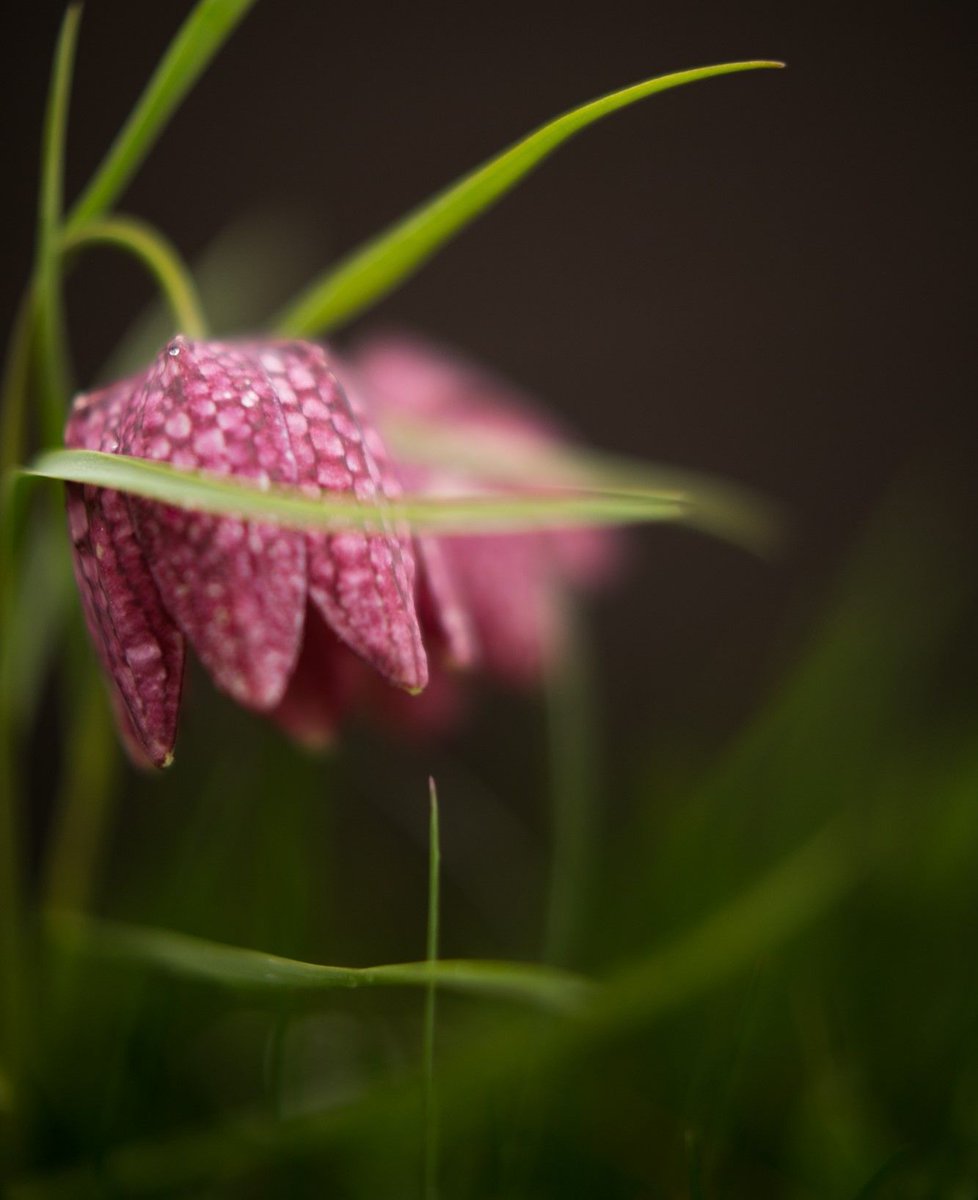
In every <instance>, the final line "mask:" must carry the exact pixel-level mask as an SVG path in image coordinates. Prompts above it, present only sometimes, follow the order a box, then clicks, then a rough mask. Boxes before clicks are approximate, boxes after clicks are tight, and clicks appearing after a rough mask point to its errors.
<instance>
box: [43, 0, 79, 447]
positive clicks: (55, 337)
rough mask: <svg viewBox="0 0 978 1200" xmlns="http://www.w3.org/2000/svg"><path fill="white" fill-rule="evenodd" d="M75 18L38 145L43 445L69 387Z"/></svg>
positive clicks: (70, 14) (56, 428)
mask: <svg viewBox="0 0 978 1200" xmlns="http://www.w3.org/2000/svg"><path fill="white" fill-rule="evenodd" d="M80 21H81V5H80V4H73V5H71V6H70V7H69V8H68V9H67V11H66V12H65V15H64V20H63V21H62V23H61V32H60V34H59V36H58V45H57V48H56V50H55V55H54V64H53V66H52V69H51V86H50V89H49V91H48V103H47V111H46V113H45V117H44V134H43V138H42V145H41V181H40V188H39V198H38V213H37V257H36V263H35V279H36V287H35V302H36V309H35V314H36V321H37V337H36V341H35V349H36V352H37V365H38V375H39V378H40V383H41V400H42V418H43V422H42V423H43V428H44V437H45V441H46V442H47V443H48V444H54V445H57V443H58V442H59V441H60V440H61V427H62V425H63V424H64V417H65V406H66V404H67V401H68V394H69V392H70V390H71V385H70V382H69V380H70V372H69V369H68V362H67V336H66V333H65V328H64V311H63V307H64V306H63V299H62V294H61V253H60V240H61V209H62V204H63V201H64V157H65V138H66V134H67V127H68V101H69V96H70V93H71V79H72V75H73V73H74V65H75V50H76V48H77V45H78V26H79V23H80Z"/></svg>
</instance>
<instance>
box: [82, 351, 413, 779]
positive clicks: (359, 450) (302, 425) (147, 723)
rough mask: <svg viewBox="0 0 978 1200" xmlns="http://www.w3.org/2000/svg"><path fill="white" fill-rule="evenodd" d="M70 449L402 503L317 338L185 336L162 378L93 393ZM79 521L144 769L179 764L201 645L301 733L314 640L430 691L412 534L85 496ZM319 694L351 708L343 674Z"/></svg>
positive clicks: (210, 660)
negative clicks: (324, 527)
mask: <svg viewBox="0 0 978 1200" xmlns="http://www.w3.org/2000/svg"><path fill="white" fill-rule="evenodd" d="M66 441H67V444H68V445H69V446H70V447H72V448H75V449H91V450H101V451H105V452H108V453H118V454H128V455H134V456H136V457H139V458H147V459H155V460H157V461H160V462H166V463H170V464H172V465H173V466H176V467H182V468H188V469H193V470H203V471H207V472H211V473H214V474H218V475H229V476H233V477H235V478H240V479H242V480H247V481H249V482H250V483H252V484H257V485H258V486H268V485H270V484H275V485H281V486H286V487H294V488H298V489H300V490H301V491H302V492H303V493H305V494H306V495H308V496H317V495H321V494H323V493H327V492H329V493H338V494H341V495H345V496H350V497H354V498H356V499H358V500H360V501H364V502H369V503H370V504H372V505H376V504H378V503H383V502H384V501H385V499H396V498H397V496H399V495H400V484H399V481H398V479H397V477H396V475H395V473H394V471H393V470H392V468H391V466H390V463H389V460H388V458H387V456H386V453H385V450H384V447H383V444H382V443H381V441H380V438H379V435H378V433H377V431H376V430H375V429H374V428H373V427H372V426H371V424H370V423H369V422H368V421H367V420H366V418H365V416H364V414H363V413H362V412H361V411H359V410H358V407H357V405H356V403H355V402H353V401H351V399H350V398H349V397H348V396H347V395H346V393H345V392H344V390H343V388H342V386H341V385H340V383H339V382H338V380H337V378H336V376H335V374H334V373H333V371H332V369H331V366H330V362H329V360H328V358H327V355H326V352H325V351H324V350H323V349H322V348H321V347H319V346H315V345H311V344H309V343H304V342H272V341H269V342H253V343H221V342H192V341H188V340H186V339H184V338H176V339H175V340H174V341H172V342H171V343H170V344H169V345H168V346H167V347H166V348H165V349H164V350H163V352H162V353H161V354H160V355H159V357H158V358H157V360H156V361H155V362H154V363H153V365H152V366H151V367H150V368H149V369H148V370H147V371H145V372H143V373H142V374H140V375H137V376H134V377H132V378H130V379H126V380H123V381H122V382H120V383H116V384H113V385H111V386H110V387H107V388H105V389H104V390H102V391H97V392H92V393H89V394H86V395H82V396H80V397H78V399H77V400H76V401H75V404H74V406H73V409H72V413H71V417H70V419H69V421H68V426H67V431H66ZM68 516H69V525H70V530H71V537H72V542H73V546H74V564H75V574H76V578H77V580H78V585H79V588H80V591H81V596H82V602H83V605H84V609H85V616H86V619H87V622H88V626H89V629H90V631H91V634H92V637H93V639H94V641H95V644H96V647H97V649H98V652H99V655H100V658H101V660H102V663H103V666H104V667H105V670H106V673H107V675H108V677H109V681H110V685H111V692H112V697H113V701H114V706H115V710H116V714H117V717H118V723H119V727H120V731H121V733H122V735H123V737H124V740H125V742H126V745H127V747H128V748H129V750H130V753H131V755H132V757H133V758H134V759H135V760H136V761H137V762H139V763H141V764H144V765H148V764H153V765H156V766H164V765H166V764H167V763H168V762H169V761H170V758H171V757H172V751H173V745H174V741H175V737H176V724H177V714H178V709H179V703H180V690H181V681H182V676H183V667H184V657H185V647H186V643H187V642H189V643H190V645H191V646H192V647H193V649H194V650H195V651H196V653H197V655H198V656H199V658H200V660H201V662H202V663H203V664H204V666H205V667H206V669H207V671H208V672H209V673H210V675H211V677H212V678H213V680H214V683H215V684H216V686H217V687H218V688H219V689H220V690H221V691H223V692H225V693H226V694H227V695H229V696H231V697H232V698H233V699H235V700H236V701H238V702H239V703H241V704H243V705H245V706H246V707H248V708H251V709H254V710H257V711H259V712H266V713H271V714H273V715H276V716H280V715H281V718H282V721H283V724H286V725H289V724H290V719H289V718H290V715H291V713H292V710H293V709H295V708H296V706H295V704H294V702H293V700H291V699H290V698H289V697H288V696H287V690H288V686H289V683H290V680H292V679H293V677H295V688H296V691H297V692H298V694H300V695H301V694H303V693H304V691H305V690H306V689H308V688H310V686H312V685H313V684H315V682H316V681H315V680H313V681H312V683H311V682H310V680H309V679H308V678H307V677H306V671H305V668H304V667H303V666H302V663H301V662H300V651H301V649H302V646H303V643H304V642H305V643H308V644H309V645H311V646H318V645H319V644H320V643H326V644H330V645H332V644H333V643H335V645H336V646H339V645H340V644H343V645H345V646H346V647H348V648H349V650H351V651H352V652H354V654H355V655H357V656H359V658H360V659H361V660H363V661H364V662H365V663H367V664H369V665H370V667H371V668H373V669H374V671H375V672H376V673H377V675H378V676H379V677H381V678H382V679H383V680H385V681H386V682H387V683H389V684H394V685H396V686H397V687H400V688H402V689H405V690H407V691H411V692H415V691H418V690H420V689H421V688H423V687H424V686H425V684H426V683H427V678H428V671H427V659H426V655H425V651H424V647H423V645H422V641H421V633H420V627H419V621H418V615H417V611H416V608H415V601H414V594H415V560H414V552H413V547H412V544H411V541H410V539H409V538H408V537H406V536H405V534H404V532H403V531H401V530H399V529H397V528H396V527H394V528H392V527H390V526H389V524H386V523H385V524H384V525H383V526H381V525H377V526H376V527H374V526H369V525H368V526H365V527H364V528H363V529H360V528H358V529H355V530H354V529H351V530H344V531H340V532H336V533H332V532H330V533H326V532H303V531H298V530H293V529H286V528H283V527H281V526H280V525H277V524H275V523H272V522H269V523H265V522H262V521H255V520H242V519H238V518H234V517H225V516H213V515H208V514H204V513H199V512H192V511H185V510H183V509H177V508H173V507H170V506H167V505H163V504H159V503H156V502H154V501H148V500H144V499H141V498H138V497H135V496H130V495H124V494H122V493H119V492H114V491H110V490H107V489H102V488H96V487H90V486H82V485H76V484H73V485H69V487H68ZM313 690H316V689H315V688H313ZM318 693H319V694H320V695H321V696H322V697H324V698H328V697H330V696H333V695H337V696H340V697H342V694H343V688H342V686H341V685H340V682H339V680H338V677H336V676H335V675H334V676H331V677H329V678H321V677H320V679H319V687H318ZM323 702H324V703H326V702H327V699H324V701H323ZM283 706H284V707H283ZM290 706H291V707H290ZM300 707H301V706H300ZM279 710H282V713H281V714H280V712H279Z"/></svg>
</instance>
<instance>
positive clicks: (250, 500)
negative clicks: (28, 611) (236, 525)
mask: <svg viewBox="0 0 978 1200" xmlns="http://www.w3.org/2000/svg"><path fill="white" fill-rule="evenodd" d="M24 476H26V477H36V478H45V479H61V480H66V481H72V482H75V483H88V484H93V485H96V486H100V487H108V488H114V489H116V490H117V491H122V492H131V493H133V494H134V495H137V496H144V497H146V498H147V499H150V500H158V501H162V502H164V503H166V504H172V505H175V506H177V507H181V508H189V509H195V510H197V511H199V512H212V513H218V514H224V515H229V516H241V517H249V518H256V519H265V520H270V521H275V522H278V523H279V524H282V525H290V526H297V527H312V528H337V527H363V526H371V525H375V524H376V523H377V522H378V521H380V520H382V519H390V517H391V516H395V517H400V518H402V519H404V520H407V521H410V522H411V524H412V526H414V527H415V528H417V529H419V530H431V531H434V532H439V533H442V534H451V533H468V532H471V531H473V530H478V531H481V532H503V531H506V530H519V529H530V528H557V527H562V526H563V527H566V526H580V525H608V524H615V525H617V524H623V523H629V522H641V521H669V520H680V519H682V518H683V517H684V516H685V515H687V514H688V512H689V510H690V508H691V503H692V502H691V500H690V498H688V497H684V496H672V495H666V494H660V493H656V492H649V493H641V492H638V491H635V492H632V493H629V494H624V493H619V492H615V491H610V490H608V491H602V490H599V489H593V490H589V491H588V490H573V491H572V490H565V491H562V492H558V493H546V492H542V493H538V492H527V493H518V492H508V493H505V494H500V495H495V496H486V495H481V496H474V497H464V496H463V497H457V498H456V497H447V498H442V497H438V498H434V497H423V496H421V497H412V496H405V497H403V499H402V500H400V501H398V502H397V503H396V504H394V503H385V504H369V503H367V502H366V501H357V500H351V499H347V498H346V497H342V496H324V497H322V498H320V499H316V500H312V499H309V498H308V497H306V496H303V495H300V494H299V493H297V492H295V491H290V490H287V489H281V488H279V489H269V490H267V491H266V490H262V489H260V488H258V487H256V486H254V485H249V484H247V483H246V482H242V481H240V480H231V479H227V478H224V477H217V476H214V475H205V474H198V473H196V472H191V471H182V470H178V469H177V468H176V467H171V466H166V465H164V464H163V463H158V462H151V461H149V460H147V459H141V458H131V457H128V456H127V455H123V454H101V453H99V452H98V451H95V450H51V451H47V452H46V453H44V454H42V455H40V456H39V457H38V458H37V459H36V460H35V462H34V463H33V465H32V466H31V467H29V468H26V469H25V470H24V471H23V472H22V477H24Z"/></svg>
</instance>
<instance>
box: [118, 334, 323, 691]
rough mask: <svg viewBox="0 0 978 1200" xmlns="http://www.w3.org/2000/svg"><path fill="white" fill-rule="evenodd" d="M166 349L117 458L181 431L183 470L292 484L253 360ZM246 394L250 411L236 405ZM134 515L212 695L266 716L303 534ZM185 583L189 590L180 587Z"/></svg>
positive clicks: (168, 512)
mask: <svg viewBox="0 0 978 1200" xmlns="http://www.w3.org/2000/svg"><path fill="white" fill-rule="evenodd" d="M173 348H174V346H171V347H170V348H169V350H168V352H167V353H166V354H164V355H162V356H161V357H160V358H159V359H158V360H157V363H156V365H155V367H154V368H153V370H152V371H151V372H150V374H149V377H148V380H147V384H146V387H145V388H144V389H143V390H142V392H141V394H140V396H139V398H138V399H137V400H136V402H135V403H133V404H131V405H130V406H129V408H128V409H127V412H126V414H125V418H124V421H123V424H122V429H121V434H120V445H121V446H122V450H123V453H125V454H133V455H136V456H137V457H146V456H149V455H154V448H158V445H159V439H155V438H147V436H146V429H147V428H152V427H153V426H154V425H156V424H162V426H163V427H164V428H167V427H168V426H170V425H171V424H174V423H175V424H177V425H178V426H181V427H182V424H183V421H184V420H187V421H189V423H190V426H191V429H192V433H191V437H190V442H189V444H186V445H184V446H182V448H181V450H182V453H181V465H183V466H189V467H194V468H197V469H200V470H206V471H210V472H213V473H215V474H223V475H228V474H234V475H238V476H243V477H245V478H254V477H256V476H262V477H263V478H271V479H273V480H274V481H275V482H276V483H281V484H293V485H294V484H295V482H296V465H295V457H294V455H293V454H292V450H291V446H290V444H289V439H288V434H287V432H286V429H285V422H284V420H283V418H282V413H281V410H280V408H279V405H278V403H277V400H276V397H275V395H274V392H273V391H272V388H271V385H270V383H269V382H268V380H267V379H266V378H264V377H263V376H262V373H261V372H260V370H257V369H256V363H255V361H254V358H253V356H252V355H251V354H250V353H248V352H247V351H246V350H244V349H243V348H242V347H238V346H232V345H224V344H222V343H219V342H208V343H200V342H188V341H186V340H184V339H178V341H177V343H176V348H177V349H178V350H179V351H180V353H179V354H178V355H177V356H173V355H172V354H171V353H170V351H172V349H173ZM252 395H254V396H255V397H257V400H256V403H255V404H254V405H253V406H251V407H248V406H244V405H243V404H242V403H240V402H239V401H240V400H243V398H244V397H246V396H252ZM218 396H221V397H222V399H220V400H218V399H217V397H218ZM232 448H233V450H234V453H232ZM155 456H156V457H159V455H158V454H156V455H155ZM131 507H132V510H133V513H134V514H135V518H136V529H137V532H138V535H139V540H140V542H141V544H142V546H143V548H144V551H145V553H146V557H147V559H148V561H149V563H150V567H151V570H152V572H153V577H154V579H155V580H156V583H157V586H158V587H159V590H160V595H161V596H162V598H163V601H164V603H165V604H166V606H167V608H168V609H169V610H170V612H171V613H172V615H173V617H174V618H175V619H176V621H177V623H178V624H179V625H180V627H181V629H182V630H183V632H184V633H185V634H186V636H187V638H188V639H189V640H190V642H191V644H192V645H193V647H194V649H195V650H196V651H197V653H198V654H199V655H200V658H201V661H202V662H203V663H204V665H205V666H206V667H207V669H208V670H209V671H210V673H211V675H212V676H213V677H214V680H215V682H216V683H217V685H218V687H220V688H221V689H222V690H224V691H226V692H228V694H229V695H231V696H232V697H233V698H234V699H235V700H237V701H238V702H239V703H240V704H245V705H247V706H248V707H251V708H256V709H259V710H267V709H269V708H272V707H274V706H275V705H276V704H277V703H278V702H279V700H280V699H281V697H282V694H283V693H284V691H285V687H286V684H287V682H288V677H289V674H290V673H291V671H292V668H293V666H294V665H295V660H296V657H297V656H298V652H299V641H300V638H301V635H302V618H303V611H304V607H305V592H306V553H305V543H304V540H303V537H302V534H301V533H294V532H289V533H283V532H282V531H281V530H280V529H278V528H277V527H276V526H274V525H269V524H263V523H260V522H245V521H240V520H237V519H235V518H230V517H214V516H211V515H208V514H205V513H195V512H186V511H184V510H181V509H175V508H170V507H167V506H163V505H160V504H156V503H153V502H150V501H145V500H138V499H133V501H132V504H131ZM188 581H189V583H190V585H191V586H190V589H189V591H185V590H183V588H182V587H181V585H182V584H184V583H186V582H188Z"/></svg>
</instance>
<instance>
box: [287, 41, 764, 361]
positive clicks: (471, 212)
mask: <svg viewBox="0 0 978 1200" xmlns="http://www.w3.org/2000/svg"><path fill="white" fill-rule="evenodd" d="M782 65H783V64H782V63H778V62H767V61H753V62H735V63H721V64H718V65H716V66H709V67H699V68H697V69H695V70H691V71H678V72H676V73H675V74H672V75H661V76H659V77H658V78H656V79H648V80H645V81H644V82H642V83H637V84H634V85H633V86H632V87H627V88H623V89H622V90H621V91H617V92H611V93H609V94H608V95H606V96H601V97H600V98H599V99H597V100H592V101H591V102H590V103H589V104H584V105H582V106H581V107H580V108H575V109H572V110H571V111H570V112H567V113H564V115H563V116H560V117H557V119H556V120H554V121H550V122H548V123H547V124H545V125H542V126H540V128H539V129H537V130H535V131H534V132H533V133H531V134H530V135H529V136H528V137H526V138H524V139H523V140H522V141H520V142H517V143H516V144H515V145H513V146H511V147H510V148H509V149H508V150H505V151H503V153H502V154H500V155H498V156H497V157H496V158H493V159H490V161H489V162H487V163H484V164H483V165H482V166H481V167H478V168H476V170H474V171H472V172H471V173H470V174H468V175H465V176H463V178H462V179H460V180H459V181H458V182H457V183H455V184H452V185H451V186H449V187H448V188H447V189H446V190H445V191H443V192H440V193H439V194H438V195H436V196H435V197H434V198H433V199H432V200H429V201H428V202H427V203H425V204H422V205H421V206H420V207H419V208H416V209H415V210H414V211H413V212H411V213H409V214H408V216H407V217H405V218H404V219H403V220H402V221H399V222H398V223H396V224H395V225H393V226H392V227H391V228H389V229H388V230H386V231H385V232H384V233H382V234H380V236H379V237H377V238H375V239H374V240H372V241H370V242H368V243H367V244H366V245H365V246H363V247H361V248H360V249H358V250H355V251H354V252H353V253H352V254H350V255H349V256H348V257H347V258H345V259H344V260H343V261H342V262H341V263H340V264H339V265H338V266H337V267H335V268H333V269H332V270H330V271H328V272H326V274H324V275H323V276H321V277H320V278H319V279H317V280H315V282H313V284H312V285H311V286H310V287H309V288H308V289H307V290H306V291H305V292H304V293H302V295H300V296H299V298H298V299H297V300H296V301H295V303H294V304H293V305H292V306H291V307H290V308H288V309H287V310H286V311H285V313H283V314H282V315H281V316H280V317H279V319H278V322H277V325H278V328H279V330H280V331H281V332H282V333H285V334H288V335H290V336H293V337H311V336H315V335H318V334H321V333H323V332H325V331H326V330H328V329H331V328H333V327H334V326H336V325H337V324H339V322H341V321H346V320H349V319H350V318H351V317H354V316H356V314H357V313H359V312H360V311H362V310H363V309H364V308H366V307H367V306H368V305H370V304H373V303H375V302H376V301H377V300H379V299H380V298H381V297H382V296H383V295H385V294H386V293H387V292H389V291H391V290H392V289H393V288H395V287H396V286H397V285H398V284H399V283H401V282H402V280H404V279H406V278H407V277H408V276H409V275H410V274H411V273H412V272H413V271H414V270H415V269H416V268H417V267H419V266H421V264H422V263H424V261H425V260H426V259H428V258H430V257H431V255H432V254H434V253H435V251H436V250H438V248H439V247H440V246H442V245H443V244H444V243H445V242H447V241H448V239H449V238H451V237H453V236H454V235H455V234H456V233H458V232H459V231H460V230H461V229H464V228H465V226H466V225H467V224H468V223H469V222H470V221H472V220H474V219H475V218H476V217H477V216H479V214H480V213H482V212H484V211H485V210H486V209H487V208H489V207H490V205H492V204H493V203H495V201H497V200H498V199H499V198H500V197H501V196H503V195H505V194H506V192H508V191H509V190H510V188H512V187H514V186H515V185H516V184H517V183H518V182H519V181H520V180H521V179H522V178H523V177H524V176H525V175H526V174H528V173H529V172H530V171H531V170H532V169H533V168H534V167H535V166H536V165H537V164H538V163H540V162H541V161H542V160H543V159H545V158H546V157H547V156H548V155H549V154H552V153H553V151H554V150H556V149H557V147H558V146H560V145H562V144H563V143H564V142H566V141H567V140H568V139H569V138H571V137H573V135H574V134H575V133H578V132H579V131H580V130H582V129H584V128H585V127H586V126H588V125H591V124H593V123H594V122H595V121H598V120H600V119H601V118H602V117H605V116H607V115H608V114H609V113H613V112H615V111H617V110H618V109H620V108H625V107H626V106H627V105H629V104H634V103H635V102H636V101H637V100H642V99H644V98H645V97H646V96H652V95H655V94H656V93H657V92H664V91H668V90H669V89H670V88H675V87H680V86H682V85H683V84H687V83H696V82H697V81H699V80H701V79H710V78H712V77H713V76H716V75H729V74H732V73H734V72H736V71H753V70H756V69H758V68H762V67H780V66H782Z"/></svg>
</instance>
